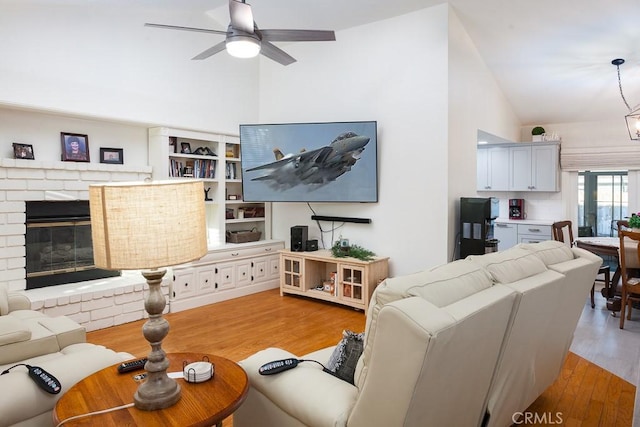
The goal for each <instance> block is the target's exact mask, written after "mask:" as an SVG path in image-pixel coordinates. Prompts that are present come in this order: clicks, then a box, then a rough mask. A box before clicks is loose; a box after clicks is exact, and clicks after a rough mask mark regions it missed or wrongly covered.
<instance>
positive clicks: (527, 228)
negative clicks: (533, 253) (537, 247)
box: [518, 224, 552, 243]
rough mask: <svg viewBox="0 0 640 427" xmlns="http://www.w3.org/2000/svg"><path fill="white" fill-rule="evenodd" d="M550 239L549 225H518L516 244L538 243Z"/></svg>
mask: <svg viewBox="0 0 640 427" xmlns="http://www.w3.org/2000/svg"><path fill="white" fill-rule="evenodd" d="M551 238H552V237H551V226H550V225H539V224H518V243H538V242H543V241H545V240H551Z"/></svg>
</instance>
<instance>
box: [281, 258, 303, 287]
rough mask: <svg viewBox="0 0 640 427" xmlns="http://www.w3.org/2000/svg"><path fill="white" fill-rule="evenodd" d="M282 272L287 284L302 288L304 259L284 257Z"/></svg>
mask: <svg viewBox="0 0 640 427" xmlns="http://www.w3.org/2000/svg"><path fill="white" fill-rule="evenodd" d="M282 274H283V280H284V285H285V286H288V287H290V288H295V289H301V284H302V279H301V276H302V260H300V259H299V258H284V265H283V269H282Z"/></svg>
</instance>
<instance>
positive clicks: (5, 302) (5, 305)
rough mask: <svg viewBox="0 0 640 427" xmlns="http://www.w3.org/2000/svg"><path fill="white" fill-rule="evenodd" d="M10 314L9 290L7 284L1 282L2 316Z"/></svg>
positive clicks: (0, 304)
mask: <svg viewBox="0 0 640 427" xmlns="http://www.w3.org/2000/svg"><path fill="white" fill-rule="evenodd" d="M5 314H9V290H8V289H7V285H5V284H0V316H4V315H5Z"/></svg>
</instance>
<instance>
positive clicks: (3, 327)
mask: <svg viewBox="0 0 640 427" xmlns="http://www.w3.org/2000/svg"><path fill="white" fill-rule="evenodd" d="M30 338H31V331H30V330H29V328H27V327H25V325H24V324H23V323H22V322H21V321H19V320H18V319H14V318H13V317H11V316H2V317H0V345H7V344H13V343H18V342H21V341H28V340H29V339H30Z"/></svg>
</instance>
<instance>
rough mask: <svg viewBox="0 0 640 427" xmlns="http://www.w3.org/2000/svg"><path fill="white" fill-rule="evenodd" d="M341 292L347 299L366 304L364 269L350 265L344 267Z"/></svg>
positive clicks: (341, 277)
mask: <svg viewBox="0 0 640 427" xmlns="http://www.w3.org/2000/svg"><path fill="white" fill-rule="evenodd" d="M341 273H342V275H341V276H340V279H341V292H342V297H343V298H345V299H352V300H355V301H361V302H364V293H363V283H364V282H363V280H364V269H362V268H360V267H354V266H349V265H344V266H342V269H341Z"/></svg>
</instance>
